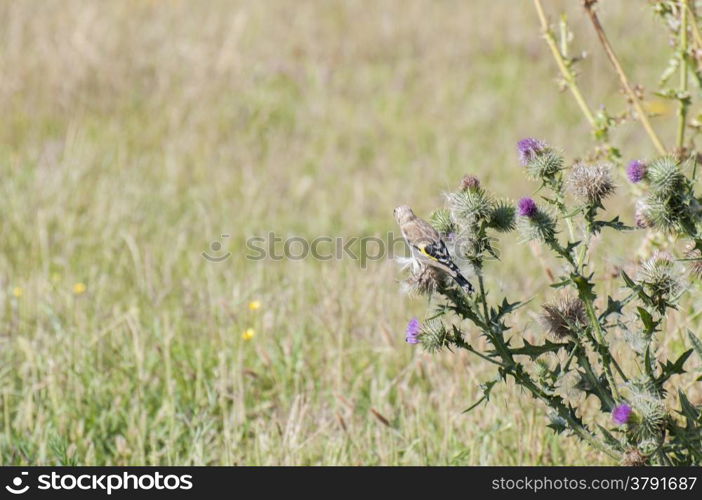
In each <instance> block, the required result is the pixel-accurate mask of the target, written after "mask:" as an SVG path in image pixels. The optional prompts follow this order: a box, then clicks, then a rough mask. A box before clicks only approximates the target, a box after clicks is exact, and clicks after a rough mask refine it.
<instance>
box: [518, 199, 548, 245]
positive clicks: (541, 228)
mask: <svg viewBox="0 0 702 500" xmlns="http://www.w3.org/2000/svg"><path fill="white" fill-rule="evenodd" d="M518 209H519V220H518V221H517V229H519V232H520V233H521V235H522V238H524V240H526V241H532V240H537V241H551V240H553V238H554V237H555V235H556V220H555V219H554V217H553V216H552V215H551V214H549V213H548V212H546V211H544V210H541V209H540V208H539V207H538V206H537V205H536V203H535V202H534V200H532V199H531V198H522V199H521V200H519V205H518Z"/></svg>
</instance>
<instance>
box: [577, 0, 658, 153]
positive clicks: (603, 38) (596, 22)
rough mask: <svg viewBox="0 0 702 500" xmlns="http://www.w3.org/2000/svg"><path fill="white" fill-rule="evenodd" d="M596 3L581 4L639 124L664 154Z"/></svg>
mask: <svg viewBox="0 0 702 500" xmlns="http://www.w3.org/2000/svg"><path fill="white" fill-rule="evenodd" d="M596 3H597V0H585V1H584V2H583V5H584V7H585V11H586V12H587V15H588V16H589V17H590V21H591V22H592V26H593V27H594V28H595V32H596V33H597V38H599V39H600V43H601V44H602V48H604V51H605V54H607V58H608V59H609V61H610V62H611V63H612V66H613V67H614V71H615V72H616V73H617V76H619V81H620V82H621V84H622V87H624V90H625V91H626V93H627V95H628V96H629V99H630V100H631V103H632V104H633V106H634V109H635V110H636V114H637V115H638V118H639V121H640V122H641V125H642V126H643V128H644V130H645V131H646V133H647V134H648V136H649V138H650V139H651V142H653V145H654V146H655V148H656V150H657V151H658V153H659V154H661V155H664V154H666V150H665V147H664V146H663V143H662V142H661V140H660V139H659V138H658V135H657V134H656V131H655V130H654V129H653V126H652V125H651V122H650V121H649V119H648V115H647V114H646V111H644V109H643V105H642V104H641V100H640V99H639V97H638V95H636V92H634V89H633V87H632V86H631V84H630V83H629V79H628V78H627V76H626V73H625V72H624V68H623V67H622V64H621V63H620V62H619V58H617V55H616V54H615V53H614V49H613V48H612V45H611V44H610V43H609V39H608V38H607V34H606V33H605V31H604V28H603V27H602V23H600V19H599V18H598V17H597V13H596V12H595V8H594V7H595V4H596Z"/></svg>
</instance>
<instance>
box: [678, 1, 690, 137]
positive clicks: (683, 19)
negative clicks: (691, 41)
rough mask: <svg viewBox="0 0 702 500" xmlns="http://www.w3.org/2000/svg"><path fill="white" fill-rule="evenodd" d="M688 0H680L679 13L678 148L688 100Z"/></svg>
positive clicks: (683, 135) (683, 133) (683, 131)
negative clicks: (681, 4) (680, 9)
mask: <svg viewBox="0 0 702 500" xmlns="http://www.w3.org/2000/svg"><path fill="white" fill-rule="evenodd" d="M688 1H689V0H682V3H683V9H682V11H681V13H680V42H679V43H680V46H679V47H678V50H679V51H680V108H679V109H678V133H677V139H676V144H677V147H678V149H682V147H683V144H684V143H685V122H686V120H687V108H688V106H689V101H688V99H687V80H688V78H687V76H688V57H687V24H688V23H687V14H688V10H689V6H688Z"/></svg>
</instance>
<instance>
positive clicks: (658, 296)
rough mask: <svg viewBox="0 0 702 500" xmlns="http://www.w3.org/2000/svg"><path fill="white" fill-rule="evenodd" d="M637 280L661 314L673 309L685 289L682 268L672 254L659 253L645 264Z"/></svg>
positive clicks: (642, 265)
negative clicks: (668, 308)
mask: <svg viewBox="0 0 702 500" xmlns="http://www.w3.org/2000/svg"><path fill="white" fill-rule="evenodd" d="M637 279H638V282H639V284H640V285H641V286H642V287H643V288H644V290H645V291H646V292H647V293H648V294H649V295H650V297H651V299H652V300H653V303H654V305H655V307H656V308H657V309H658V310H659V311H660V312H663V311H665V309H666V307H671V306H672V305H673V303H674V302H675V300H676V299H677V298H678V295H679V294H680V292H682V290H683V289H684V284H683V282H682V272H681V269H680V267H679V266H678V265H677V264H676V263H675V262H674V261H673V258H672V256H671V255H670V254H668V253H664V252H658V253H656V254H655V255H653V257H651V258H650V259H648V260H647V261H645V262H643V263H642V264H641V267H640V269H639V273H638V277H637Z"/></svg>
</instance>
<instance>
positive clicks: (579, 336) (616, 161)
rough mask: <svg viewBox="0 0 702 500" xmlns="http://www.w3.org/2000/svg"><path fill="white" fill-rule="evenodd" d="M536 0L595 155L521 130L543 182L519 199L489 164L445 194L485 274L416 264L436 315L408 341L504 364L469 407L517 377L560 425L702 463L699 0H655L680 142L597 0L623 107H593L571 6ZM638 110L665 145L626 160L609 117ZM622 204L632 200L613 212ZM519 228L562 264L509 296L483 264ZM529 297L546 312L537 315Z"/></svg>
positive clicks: (614, 443) (491, 261) (590, 0)
mask: <svg viewBox="0 0 702 500" xmlns="http://www.w3.org/2000/svg"><path fill="white" fill-rule="evenodd" d="M533 2H534V6H535V8H536V12H537V14H538V18H539V21H540V23H541V28H542V33H543V36H544V38H545V40H546V42H547V45H548V47H549V49H550V52H551V54H552V55H553V57H554V60H555V62H556V65H557V67H558V71H559V74H560V77H561V87H563V88H566V89H568V90H570V94H571V95H572V96H573V98H574V99H575V102H576V103H577V106H578V108H579V109H580V111H581V112H582V114H583V116H584V117H585V119H586V121H587V122H588V124H589V125H590V127H591V131H592V135H591V138H590V139H589V140H594V145H593V147H592V150H591V152H590V153H589V154H588V155H586V156H585V160H577V161H576V160H574V159H567V158H566V156H565V155H564V154H563V153H562V152H561V150H560V149H558V148H555V147H553V146H551V145H549V144H548V143H547V142H545V141H543V140H540V139H536V138H527V139H522V140H521V141H519V142H518V144H517V159H516V160H515V164H514V166H513V167H512V168H514V169H515V171H517V170H520V171H521V173H522V174H523V175H524V176H525V177H527V178H528V179H529V180H530V181H531V182H532V183H533V190H532V192H531V193H524V196H523V197H522V198H521V199H519V200H518V201H517V202H516V203H514V202H509V201H506V200H503V199H500V198H498V197H496V196H495V195H494V194H492V193H490V192H489V191H488V190H487V189H486V187H485V186H484V185H483V184H481V182H480V181H479V180H478V179H477V178H476V177H475V176H466V177H464V179H463V180H462V181H461V183H460V185H459V188H458V189H457V190H456V191H455V192H451V193H448V194H447V195H446V197H445V198H446V206H445V207H443V208H439V209H437V210H436V212H434V214H433V216H432V217H431V222H432V224H433V225H434V226H435V228H436V230H437V231H438V232H439V234H440V235H441V236H442V238H444V239H445V241H446V243H447V245H448V246H449V249H450V251H451V254H452V257H453V258H454V260H455V261H456V262H457V263H460V264H461V265H462V266H463V269H462V272H463V273H465V274H466V275H474V276H476V277H477V282H478V287H477V290H476V293H474V294H472V295H467V294H466V293H464V291H463V290H461V289H460V288H459V287H457V286H456V285H455V284H454V283H453V281H452V280H450V279H446V276H445V275H444V274H443V273H442V272H441V271H437V270H435V269H433V268H431V269H430V268H423V267H422V266H419V267H418V266H412V272H411V274H410V276H409V277H408V278H407V280H406V281H405V283H404V285H403V286H405V287H406V289H408V290H411V291H413V292H416V293H419V294H425V295H427V296H428V297H429V306H428V311H427V316H426V317H427V318H428V319H425V320H424V321H423V322H420V321H419V320H418V319H416V318H415V319H413V321H412V322H411V323H410V325H409V326H408V334H407V341H408V342H410V343H412V344H417V346H416V347H419V348H424V349H426V350H428V351H431V352H435V351H438V350H441V349H452V350H453V349H465V350H467V351H469V352H471V353H473V354H475V355H476V356H478V357H479V358H481V359H483V360H484V361H485V362H487V363H490V364H491V365H492V366H494V367H495V377H494V378H492V379H491V380H487V381H485V382H484V383H483V384H482V385H481V391H482V397H480V398H479V399H478V401H476V402H474V403H473V404H472V405H471V406H470V407H469V408H468V410H467V411H470V410H473V409H475V408H477V407H478V406H479V405H480V404H481V403H483V402H489V399H490V395H491V393H492V391H493V390H494V389H495V387H497V386H498V385H499V384H500V383H501V382H505V381H507V380H508V379H512V380H513V381H514V383H516V384H517V385H518V386H519V387H521V388H522V389H523V390H525V391H526V392H527V393H529V394H531V396H532V397H533V398H534V399H536V400H538V401H540V402H541V404H542V405H543V408H544V418H545V422H546V425H547V426H548V427H550V428H551V429H552V430H553V431H554V432H556V433H559V434H564V435H570V436H574V437H575V438H577V439H579V440H581V441H582V442H584V443H587V445H589V446H591V447H593V448H595V449H597V450H599V451H601V452H602V453H604V454H606V455H607V456H609V457H610V458H611V459H613V460H615V461H618V462H619V463H621V464H623V465H646V464H661V465H690V464H697V465H700V464H702V406H701V405H700V403H701V402H702V400H701V399H700V396H699V389H700V381H702V369H701V368H700V359H702V339H700V338H699V337H698V336H697V334H696V333H694V332H693V331H691V330H690V329H689V328H688V327H689V326H692V325H696V324H699V320H697V317H698V314H696V313H695V310H696V309H697V307H698V306H699V304H700V302H701V299H702V296H701V293H700V292H702V288H701V285H702V284H701V283H700V280H701V277H702V198H700V196H699V194H698V193H697V192H696V176H697V170H698V163H699V161H700V156H699V155H698V153H697V151H696V148H695V145H694V140H695V138H696V136H697V134H698V133H699V131H700V130H702V114H699V115H697V117H696V118H692V117H694V116H695V112H696V110H697V109H698V108H697V107H696V103H695V99H694V96H695V95H699V94H702V57H700V54H702V34H701V30H700V28H699V25H698V20H697V15H696V11H695V5H694V2H691V1H688V0H661V1H651V2H649V3H648V5H650V6H651V7H652V9H653V12H654V13H655V15H656V16H658V17H659V18H660V19H661V20H662V21H663V24H664V26H665V29H666V30H668V32H669V36H670V41H671V45H672V46H673V47H674V50H673V52H672V54H671V58H670V61H669V64H668V67H667V68H666V69H665V70H664V72H663V74H662V76H661V78H660V80H659V82H658V86H657V89H656V90H655V94H656V95H657V96H659V97H662V98H665V99H670V100H672V101H675V102H676V103H677V106H678V113H677V116H675V118H674V123H673V126H674V129H675V144H674V145H670V146H669V147H666V146H665V144H664V143H663V141H662V140H661V139H660V137H659V135H658V133H657V132H656V130H655V129H654V127H653V125H652V123H651V117H650V116H649V115H648V113H647V112H646V111H645V109H646V108H645V106H644V100H645V99H646V90H645V88H644V87H643V86H642V85H638V84H634V83H632V82H631V80H630V78H629V77H628V75H627V74H626V71H625V69H624V67H623V65H622V63H621V61H620V60H619V58H618V57H617V54H616V50H615V47H614V44H612V42H611V41H610V40H609V38H608V37H607V35H606V32H605V28H604V26H603V24H602V22H601V21H600V19H599V16H598V13H597V9H596V7H597V1H596V0H584V1H583V3H582V5H583V8H584V14H585V16H586V18H587V19H588V20H589V21H590V23H591V24H592V27H593V29H594V33H595V35H596V36H597V39H598V40H599V42H600V44H601V46H602V49H603V51H604V53H605V54H606V56H607V59H608V60H609V62H610V63H611V66H612V68H613V70H614V73H615V74H616V75H617V77H618V79H619V81H620V83H621V87H622V93H623V94H624V95H625V96H626V102H625V106H626V107H625V109H624V110H623V111H622V112H619V113H610V112H609V111H608V110H607V109H605V108H601V109H600V110H599V111H598V112H594V111H593V110H592V109H591V108H590V106H589V104H588V102H587V97H586V94H585V92H584V91H583V90H582V89H581V87H580V86H579V84H578V80H577V72H576V66H577V64H578V63H579V61H580V60H582V58H583V57H584V55H578V56H575V57H573V56H571V55H570V54H571V53H572V52H573V51H572V47H571V44H572V43H573V38H572V36H571V35H570V32H569V29H568V25H567V22H566V19H565V17H561V23H560V27H559V29H558V30H553V29H552V28H551V26H550V25H549V22H548V17H547V15H546V12H545V11H544V9H543V6H542V4H541V1H540V0H533ZM556 33H559V36H557V35H556ZM676 73H677V74H678V79H677V85H676V84H675V82H674V79H673V75H675V74H676ZM690 77H692V78H690ZM691 82H693V83H694V85H696V86H697V92H693V91H692V89H691ZM626 121H636V122H638V123H639V124H640V125H641V129H642V132H643V133H645V136H646V137H648V139H650V143H651V146H652V149H653V151H655V153H654V155H655V156H653V157H647V156H646V155H645V154H642V152H640V151H630V152H629V153H632V154H630V155H629V158H632V159H630V160H629V161H628V163H626V164H625V163H624V161H623V158H624V154H623V153H622V149H621V148H620V147H618V146H616V145H615V144H613V142H612V139H611V138H612V134H611V132H612V130H613V129H614V128H615V127H617V126H618V125H619V124H621V123H624V122H626ZM615 179H622V180H623V182H624V185H620V186H618V185H617V182H616V181H615ZM617 190H623V191H624V192H625V193H628V194H629V196H628V200H629V201H628V203H625V204H624V206H623V207H622V206H619V207H618V206H614V204H613V203H611V201H612V199H613V195H614V194H615V192H616V191H617ZM608 205H613V206H608ZM618 208H622V209H623V210H624V212H623V214H620V215H615V216H614V217H612V215H611V214H612V212H613V211H615V210H617V209H618ZM605 210H607V211H608V213H609V214H610V215H609V216H605ZM626 220H631V223H630V224H627V223H625V222H624V221H626ZM513 231H515V232H517V233H518V234H519V236H520V239H521V240H522V241H523V242H530V244H531V245H538V246H540V247H541V248H542V249H543V250H544V251H546V253H547V254H548V253H550V254H551V255H552V256H553V258H554V259H556V261H557V262H558V263H559V264H560V266H559V267H558V269H557V271H556V272H551V271H549V272H548V273H547V274H548V279H549V285H550V287H549V288H548V291H547V292H546V293H543V294H539V295H537V296H524V297H506V296H505V297H500V298H499V299H495V297H496V296H497V291H493V290H490V289H488V287H487V285H486V280H485V279H484V277H485V275H491V274H492V273H499V270H500V269H499V266H498V265H496V264H497V263H498V261H499V259H498V256H499V255H500V251H499V246H500V238H501V237H502V236H503V234H504V233H509V232H513ZM632 231H636V232H638V233H639V234H640V235H642V238H641V239H642V241H643V244H642V245H641V247H640V248H639V250H638V251H637V252H631V251H630V250H629V249H627V248H626V245H629V243H626V244H618V242H620V241H623V238H625V237H626V236H625V234H624V233H629V232H632ZM603 236H606V237H607V238H608V240H611V241H612V248H613V249H614V250H613V251H614V252H618V253H619V255H618V256H617V257H618V260H619V262H622V261H624V262H626V264H625V265H624V266H619V267H618V270H617V272H616V273H615V274H614V276H613V275H612V272H611V270H610V269H611V266H608V265H607V264H608V263H609V261H610V258H611V252H612V251H611V250H610V251H609V252H608V253H607V254H605V255H601V253H598V251H597V248H600V247H599V246H595V245H592V243H593V240H594V239H595V238H598V239H601V238H602V237H603ZM627 241H629V240H627ZM518 251H521V250H520V249H519V248H516V249H515V248H514V247H513V246H510V247H509V252H518ZM488 282H489V280H488ZM539 302H542V303H541V304H539ZM527 310H528V311H531V312H532V314H533V313H536V315H537V316H538V321H532V322H531V323H528V325H527V326H524V325H525V321H524V317H525V315H524V314H523V313H524V312H525V311H527ZM676 310H677V311H678V312H677V313H674V311H676ZM686 312H690V313H692V314H689V315H685V313H686ZM676 315H677V318H676V317H675V316H676ZM475 330H477V331H478V332H480V335H482V336H483V337H485V339H486V341H487V342H486V344H483V345H487V346H488V347H487V348H483V349H481V348H479V347H478V344H477V343H475V342H474V340H473V337H472V336H471V335H470V334H469V332H474V331H475ZM527 333H528V335H525V334H527ZM534 338H538V339H540V340H538V341H536V342H535V341H534V340H533V339H534ZM529 339H532V341H531V342H530V341H529ZM670 339H676V341H675V342H670ZM683 341H684V342H683ZM685 344H687V345H685ZM623 346H626V348H623ZM693 355H694V357H697V358H698V359H697V361H696V362H695V361H692V359H691V358H693ZM583 394H584V396H585V397H582V395H583ZM573 395H578V396H580V397H572V396H573ZM591 400H594V401H596V403H597V404H596V405H592V404H590V401H591ZM593 406H594V407H596V410H595V411H593V410H592V408H593Z"/></svg>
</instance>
